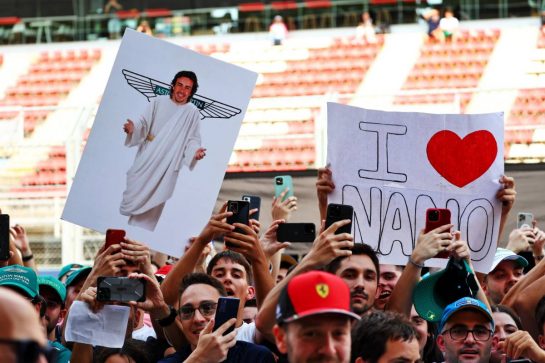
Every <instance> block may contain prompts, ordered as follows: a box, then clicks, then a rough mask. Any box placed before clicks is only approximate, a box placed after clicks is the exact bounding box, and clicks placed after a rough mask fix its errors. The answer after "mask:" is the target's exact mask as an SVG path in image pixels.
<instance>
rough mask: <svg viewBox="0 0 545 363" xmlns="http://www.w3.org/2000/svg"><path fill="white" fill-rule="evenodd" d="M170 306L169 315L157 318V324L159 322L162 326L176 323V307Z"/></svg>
mask: <svg viewBox="0 0 545 363" xmlns="http://www.w3.org/2000/svg"><path fill="white" fill-rule="evenodd" d="M168 307H169V308H170V314H168V316H167V317H164V318H162V319H156V320H155V321H156V322H157V324H159V325H160V326H162V327H167V326H169V325H170V324H172V323H174V320H176V315H177V313H176V309H174V308H173V307H172V306H170V305H169V306H168Z"/></svg>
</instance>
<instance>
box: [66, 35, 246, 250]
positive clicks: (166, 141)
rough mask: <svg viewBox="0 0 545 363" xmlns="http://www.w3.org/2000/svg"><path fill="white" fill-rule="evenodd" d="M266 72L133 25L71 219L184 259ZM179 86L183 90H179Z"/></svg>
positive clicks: (81, 172) (85, 159)
mask: <svg viewBox="0 0 545 363" xmlns="http://www.w3.org/2000/svg"><path fill="white" fill-rule="evenodd" d="M179 71H191V72H194V73H195V74H196V77H197V80H198V85H199V86H198V89H197V91H196V94H195V95H194V96H193V97H192V99H191V101H190V102H191V103H192V104H191V103H189V102H187V103H183V102H182V103H180V102H179V100H178V101H176V102H174V101H175V100H177V99H178V98H179V97H184V96H183V92H185V91H183V88H184V87H185V86H186V85H185V84H182V83H180V82H181V80H184V79H185V81H184V82H187V77H185V76H180V77H178V76H176V75H177V73H178V72H179ZM176 77H178V78H176ZM175 78H176V80H175ZM256 79H257V74H256V73H254V72H250V71H248V70H245V69H243V68H240V67H237V66H234V65H231V64H228V63H225V62H222V61H219V60H217V59H215V58H212V57H208V56H204V55H201V54H198V53H196V52H193V51H190V50H188V49H185V48H182V47H179V46H177V45H175V44H172V43H170V42H167V41H164V40H160V39H157V38H153V37H150V36H147V35H145V34H142V33H138V32H135V31H131V30H130V29H128V30H127V31H126V32H125V36H124V38H123V40H122V42H121V46H120V48H119V52H118V54H117V58H116V60H115V63H114V65H113V68H112V72H111V74H110V78H109V80H108V84H107V86H106V90H105V91H104V95H103V98H102V102H101V103H100V107H99V109H98V112H97V116H96V119H95V122H94V125H93V128H92V130H91V133H90V135H89V139H88V141H87V145H86V147H85V150H84V153H83V156H82V159H81V162H80V164H79V167H78V170H77V173H76V176H75V180H74V183H73V185H72V188H71V190H70V194H69V196H68V200H67V202H66V206H65V209H64V211H63V215H62V218H63V219H64V220H67V221H70V222H73V223H76V224H79V225H81V226H84V227H87V228H91V229H94V230H96V231H99V232H103V233H104V232H105V231H106V229H108V228H114V229H125V230H126V231H127V236H128V237H131V238H134V239H136V240H140V241H142V242H145V243H147V244H148V245H149V246H150V247H151V248H153V249H155V250H158V251H161V252H164V253H167V254H170V255H174V256H180V255H181V254H182V252H183V251H184V246H185V244H186V243H187V240H188V238H189V237H191V236H196V235H198V234H199V232H200V231H201V230H202V228H203V227H204V226H205V224H206V223H207V221H208V220H209V219H210V215H211V213H212V210H213V207H214V204H215V202H216V198H217V196H218V192H219V189H220V187H221V184H222V181H223V177H224V175H225V170H226V168H227V163H228V161H229V157H230V155H231V152H232V150H233V147H234V144H235V140H236V138H237V135H238V132H239V130H240V126H241V123H242V119H243V118H244V114H245V112H246V108H247V106H248V102H249V100H250V96H251V94H252V92H253V88H254V86H255V82H256ZM173 81H175V82H173ZM178 81H180V82H178ZM172 82H173V83H172ZM171 83H172V84H173V85H178V87H180V89H179V90H177V89H176V87H174V92H173V93H172V95H170V92H171ZM191 84H193V81H191ZM186 88H187V89H190V88H188V87H186ZM178 92H180V93H179V94H178ZM186 100H187V99H186ZM182 101H183V99H182ZM128 120H131V123H132V124H133V125H134V132H133V133H131V134H130V137H129V134H127V124H128V123H129V122H128ZM202 149H206V152H205V154H206V155H205V156H204V157H203V158H202V159H200V158H198V157H197V154H198V153H197V150H201V151H202ZM199 155H201V154H200V153H199ZM201 156H202V155H201Z"/></svg>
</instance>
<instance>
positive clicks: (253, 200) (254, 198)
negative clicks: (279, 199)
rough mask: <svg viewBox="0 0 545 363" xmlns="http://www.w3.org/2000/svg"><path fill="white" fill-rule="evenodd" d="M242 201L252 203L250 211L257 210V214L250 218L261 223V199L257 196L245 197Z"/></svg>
mask: <svg viewBox="0 0 545 363" xmlns="http://www.w3.org/2000/svg"><path fill="white" fill-rule="evenodd" d="M242 200H243V201H246V202H248V203H250V210H254V209H257V212H255V213H253V214H252V215H251V216H250V218H251V219H255V220H256V221H259V210H260V208H261V198H260V197H258V196H256V195H243V196H242Z"/></svg>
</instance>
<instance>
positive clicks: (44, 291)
mask: <svg viewBox="0 0 545 363" xmlns="http://www.w3.org/2000/svg"><path fill="white" fill-rule="evenodd" d="M38 287H39V289H40V295H41V296H42V297H43V298H44V304H45V306H46V308H45V324H46V331H47V340H48V341H49V345H50V346H52V347H53V348H55V349H57V350H58V352H59V354H58V358H57V359H58V361H59V362H69V361H70V356H71V355H72V354H71V352H70V350H69V349H67V348H66V347H64V346H63V345H62V344H61V343H62V342H61V336H62V334H61V329H60V326H59V325H58V324H59V322H62V320H63V319H64V317H65V316H66V308H65V306H64V300H65V299H66V288H65V287H64V284H63V283H62V282H60V281H59V280H57V279H56V278H54V277H52V276H38Z"/></svg>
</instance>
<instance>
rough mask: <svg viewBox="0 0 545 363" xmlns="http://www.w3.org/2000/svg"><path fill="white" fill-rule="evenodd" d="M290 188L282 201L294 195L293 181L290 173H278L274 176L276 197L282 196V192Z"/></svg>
mask: <svg viewBox="0 0 545 363" xmlns="http://www.w3.org/2000/svg"><path fill="white" fill-rule="evenodd" d="M286 188H288V192H287V193H286V195H284V198H282V200H281V201H282V202H283V201H285V200H286V199H288V198H289V197H293V181H292V179H291V176H290V175H278V176H275V177H274V196H275V197H276V198H278V197H280V194H282V192H284V190H286Z"/></svg>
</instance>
